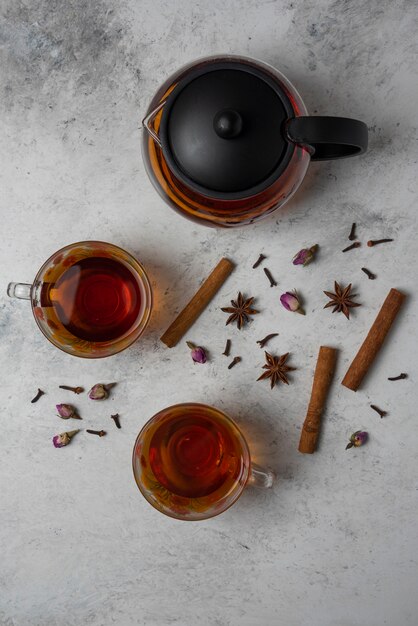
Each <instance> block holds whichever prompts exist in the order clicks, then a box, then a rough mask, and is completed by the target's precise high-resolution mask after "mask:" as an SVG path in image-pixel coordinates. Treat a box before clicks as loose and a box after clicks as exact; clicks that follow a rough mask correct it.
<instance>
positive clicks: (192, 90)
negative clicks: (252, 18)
mask: <svg viewBox="0 0 418 626" xmlns="http://www.w3.org/2000/svg"><path fill="white" fill-rule="evenodd" d="M143 126H144V129H145V131H146V132H144V134H143V146H142V148H143V149H142V154H143V158H144V162H145V167H146V170H147V172H148V175H149V177H150V179H151V181H152V183H153V185H154V187H155V188H156V189H157V191H158V192H159V193H160V195H161V196H162V197H163V198H164V200H165V201H166V202H167V203H168V204H169V205H170V206H171V207H172V208H174V209H175V210H177V211H178V212H179V213H180V214H181V215H184V216H186V217H188V218H190V219H193V220H195V221H198V222H200V223H202V224H207V225H211V226H223V227H231V226H241V225H244V224H251V223H253V222H255V221H256V220H258V219H260V218H262V217H264V216H266V215H268V214H269V213H271V212H272V211H274V210H275V209H277V208H279V207H280V206H282V205H283V204H284V203H285V202H287V201H288V200H289V198H291V197H292V195H293V194H294V193H295V191H296V190H297V189H298V187H299V185H300V184H301V182H302V180H303V178H304V176H305V173H306V170H307V168H308V165H309V162H310V160H311V159H312V160H314V161H323V160H330V159H339V158H345V157H349V156H354V155H358V154H361V153H363V152H365V151H366V149H367V136H368V133H367V126H366V124H364V123H363V122H360V121H359V120H355V119H348V118H343V117H321V116H309V115H308V112H307V109H306V107H305V105H304V103H303V101H302V98H301V97H300V95H299V94H298V92H297V91H296V89H295V88H294V87H293V85H292V84H291V83H290V82H289V81H288V80H287V78H285V76H283V74H281V73H280V72H278V71H277V70H276V69H274V68H273V67H271V66H269V65H267V64H265V63H262V62H260V61H255V60H253V59H249V58H245V57H239V56H212V57H206V58H203V59H200V60H198V61H196V62H194V63H190V64H189V65H186V66H184V67H183V68H181V69H179V70H178V71H177V72H175V74H173V75H172V76H171V77H170V78H168V80H167V81H166V82H165V83H164V84H163V85H162V86H161V87H160V89H159V90H158V91H157V93H156V94H155V96H154V98H153V99H152V101H151V103H150V105H149V108H148V112H147V115H146V117H145V118H144V120H143Z"/></svg>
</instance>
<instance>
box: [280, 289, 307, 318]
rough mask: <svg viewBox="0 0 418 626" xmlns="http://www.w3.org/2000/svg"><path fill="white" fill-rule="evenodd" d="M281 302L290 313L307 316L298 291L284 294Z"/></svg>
mask: <svg viewBox="0 0 418 626" xmlns="http://www.w3.org/2000/svg"><path fill="white" fill-rule="evenodd" d="M280 302H281V303H282V305H283V306H284V308H285V309H287V310H288V311H292V312H294V313H301V314H302V315H305V311H304V310H303V309H302V307H301V306H300V301H299V297H298V294H297V293H296V291H286V293H282V295H281V296H280Z"/></svg>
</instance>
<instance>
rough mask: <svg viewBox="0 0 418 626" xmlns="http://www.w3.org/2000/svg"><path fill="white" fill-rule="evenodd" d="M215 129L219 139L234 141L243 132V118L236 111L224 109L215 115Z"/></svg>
mask: <svg viewBox="0 0 418 626" xmlns="http://www.w3.org/2000/svg"><path fill="white" fill-rule="evenodd" d="M213 128H214V130H215V133H216V134H217V135H218V137H222V138H223V139H233V138H234V137H238V135H239V134H240V133H241V131H242V117H241V115H240V114H239V113H238V111H235V110H234V109H223V110H222V111H218V113H217V114H216V115H215V117H214V119H213Z"/></svg>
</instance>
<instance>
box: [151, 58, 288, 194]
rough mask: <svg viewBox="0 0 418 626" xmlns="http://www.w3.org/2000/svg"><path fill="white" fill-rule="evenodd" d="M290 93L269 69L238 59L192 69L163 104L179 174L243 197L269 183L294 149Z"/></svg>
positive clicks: (168, 144)
mask: <svg viewBox="0 0 418 626" xmlns="http://www.w3.org/2000/svg"><path fill="white" fill-rule="evenodd" d="M290 117H294V111H293V109H292V106H291V103H290V101H289V99H288V97H287V95H286V94H285V93H284V92H283V91H282V90H281V89H280V85H279V83H278V82H276V81H275V80H274V79H273V77H271V76H270V75H269V74H268V73H267V72H264V71H262V70H260V69H259V68H257V67H254V66H252V65H247V64H245V63H241V62H237V61H222V62H211V63H207V64H204V65H203V66H201V67H199V68H197V69H196V70H191V71H190V72H189V73H188V74H187V75H186V76H185V77H184V78H183V79H182V80H180V82H179V83H178V84H177V85H176V86H175V88H174V89H173V91H172V92H171V94H170V95H169V97H168V99H167V102H166V104H165V106H164V108H163V113H162V118H161V125H160V129H159V135H160V140H161V144H162V149H163V153H164V157H165V158H166V161H167V163H168V165H169V167H170V169H171V170H172V171H173V173H174V174H175V176H176V177H177V178H178V179H179V180H180V181H183V182H184V183H185V184H187V185H188V186H189V187H191V188H192V189H195V190H196V191H197V192H199V193H202V194H203V195H206V196H209V197H213V198H218V199H231V200H232V199H239V198H244V197H248V196H251V195H254V194H256V193H259V192H261V191H262V190H263V189H265V188H267V187H268V186H269V185H271V184H272V183H273V182H274V180H276V179H277V178H278V177H279V176H280V174H281V173H282V171H283V170H284V169H285V168H286V166H287V164H288V162H289V160H290V157H291V155H292V153H293V150H294V144H292V142H288V141H287V140H286V138H285V134H284V129H283V126H284V122H285V121H286V120H287V119H289V118H290Z"/></svg>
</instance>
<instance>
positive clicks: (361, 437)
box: [345, 430, 369, 450]
mask: <svg viewBox="0 0 418 626" xmlns="http://www.w3.org/2000/svg"><path fill="white" fill-rule="evenodd" d="M368 437H369V435H368V433H367V432H366V431H361V430H356V432H355V433H353V434H352V435H351V437H350V443H348V444H347V445H346V448H345V449H346V450H348V449H349V448H352V447H353V446H354V447H355V448H358V447H359V446H362V445H363V444H364V443H366V441H367V439H368Z"/></svg>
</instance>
